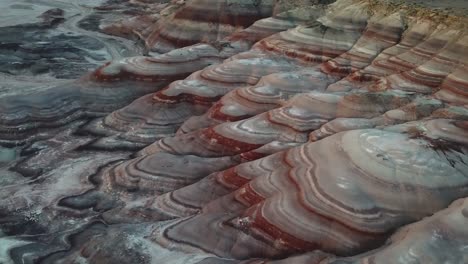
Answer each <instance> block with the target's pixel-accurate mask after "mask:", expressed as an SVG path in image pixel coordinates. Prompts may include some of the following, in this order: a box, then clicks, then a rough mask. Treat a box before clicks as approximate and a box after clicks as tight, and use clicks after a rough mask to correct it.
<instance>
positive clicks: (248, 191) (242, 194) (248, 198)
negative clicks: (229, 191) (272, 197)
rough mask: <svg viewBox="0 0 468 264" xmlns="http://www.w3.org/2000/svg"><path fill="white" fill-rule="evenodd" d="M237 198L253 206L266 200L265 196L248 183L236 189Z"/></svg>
mask: <svg viewBox="0 0 468 264" xmlns="http://www.w3.org/2000/svg"><path fill="white" fill-rule="evenodd" d="M235 198H236V200H237V201H239V202H240V203H242V204H243V205H245V206H246V207H251V206H253V205H255V204H259V203H261V202H263V201H264V200H265V198H264V197H263V196H261V195H260V194H258V193H257V192H255V191H254V190H253V189H252V186H250V184H248V183H247V184H245V185H244V186H242V187H241V188H240V189H238V190H237V191H236V195H235Z"/></svg>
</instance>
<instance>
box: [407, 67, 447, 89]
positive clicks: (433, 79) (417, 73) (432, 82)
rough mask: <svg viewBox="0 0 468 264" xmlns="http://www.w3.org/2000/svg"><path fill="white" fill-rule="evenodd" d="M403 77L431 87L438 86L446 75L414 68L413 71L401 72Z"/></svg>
mask: <svg viewBox="0 0 468 264" xmlns="http://www.w3.org/2000/svg"><path fill="white" fill-rule="evenodd" d="M401 75H402V76H403V78H405V79H407V80H410V81H412V82H414V83H417V84H423V85H426V86H428V87H431V88H436V87H438V86H439V85H440V83H441V82H442V80H443V77H444V75H440V74H430V73H428V72H423V71H421V70H419V69H414V70H413V71H409V72H403V73H402V74H401ZM424 76H427V77H429V78H428V79H424V78H419V77H424Z"/></svg>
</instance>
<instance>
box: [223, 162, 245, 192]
mask: <svg viewBox="0 0 468 264" xmlns="http://www.w3.org/2000/svg"><path fill="white" fill-rule="evenodd" d="M217 178H219V179H218V183H220V184H222V185H223V186H224V184H223V183H227V184H229V185H231V186H236V187H237V188H240V187H242V186H243V185H244V184H246V183H248V182H249V181H250V179H246V178H244V177H242V176H240V175H239V174H238V173H237V172H236V169H235V168H234V167H232V168H230V169H227V170H225V171H223V172H220V173H219V174H218V175H217ZM231 186H226V187H229V188H230V189H232V187H231ZM237 188H236V189H237Z"/></svg>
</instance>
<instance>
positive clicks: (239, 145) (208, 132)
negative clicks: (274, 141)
mask: <svg viewBox="0 0 468 264" xmlns="http://www.w3.org/2000/svg"><path fill="white" fill-rule="evenodd" d="M201 136H202V137H203V138H205V139H206V140H208V141H212V140H213V141H216V142H217V143H216V144H219V145H223V146H225V147H229V148H231V149H235V152H236V153H242V152H247V151H250V150H252V149H257V148H259V147H261V146H262V145H261V144H250V143H246V142H242V141H239V140H236V139H231V138H227V137H224V136H222V135H220V134H218V133H216V131H214V129H213V128H211V127H210V128H206V129H204V130H203V131H202V134H201Z"/></svg>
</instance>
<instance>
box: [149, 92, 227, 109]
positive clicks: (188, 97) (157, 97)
mask: <svg viewBox="0 0 468 264" xmlns="http://www.w3.org/2000/svg"><path fill="white" fill-rule="evenodd" d="M220 98H221V96H215V97H202V96H198V95H193V94H188V93H181V94H178V95H176V96H170V95H165V94H164V90H162V91H158V92H156V93H154V95H153V98H152V100H153V101H154V102H161V103H166V104H178V103H183V102H188V103H192V104H196V105H207V106H211V105H212V104H213V103H214V102H216V101H218V100H219V99H220Z"/></svg>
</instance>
